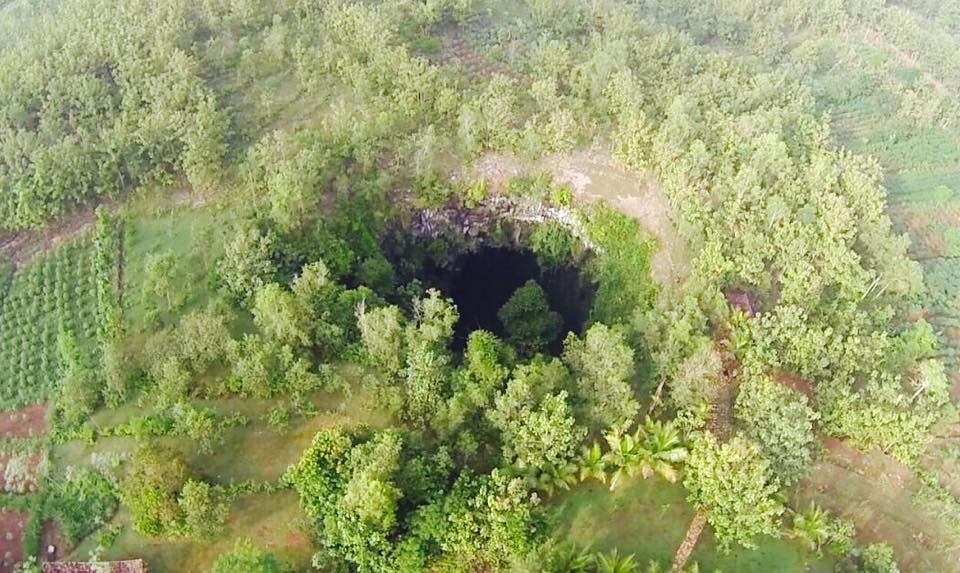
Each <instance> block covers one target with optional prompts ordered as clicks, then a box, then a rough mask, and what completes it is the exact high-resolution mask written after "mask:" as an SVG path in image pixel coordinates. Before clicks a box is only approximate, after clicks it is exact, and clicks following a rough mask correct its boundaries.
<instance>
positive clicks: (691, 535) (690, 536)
mask: <svg viewBox="0 0 960 573" xmlns="http://www.w3.org/2000/svg"><path fill="white" fill-rule="evenodd" d="M706 525H707V512H706V511H704V510H702V509H701V510H699V511H697V513H695V514H694V516H693V519H692V520H691V521H690V527H688V528H687V533H686V534H685V535H684V536H683V541H682V542H681V543H680V547H678V548H677V554H676V555H675V556H674V558H673V567H671V568H670V571H671V573H678V572H679V571H682V570H683V568H684V567H685V566H686V565H687V561H689V560H690V556H691V555H692V554H693V550H694V549H696V547H697V542H698V541H700V534H701V533H703V528H704V527H706Z"/></svg>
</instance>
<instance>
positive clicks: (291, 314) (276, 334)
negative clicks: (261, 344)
mask: <svg viewBox="0 0 960 573" xmlns="http://www.w3.org/2000/svg"><path fill="white" fill-rule="evenodd" d="M252 312H253V320H254V322H255V323H256V324H257V326H258V327H259V328H260V330H261V331H262V332H263V333H264V334H265V335H266V336H267V337H269V338H270V339H272V340H274V341H276V342H278V343H280V344H293V345H300V346H310V345H311V342H312V340H313V337H312V336H311V333H310V326H311V325H310V320H311V318H312V317H311V316H310V314H309V312H308V311H307V310H306V309H304V308H303V307H302V306H301V305H299V304H298V301H297V298H296V297H295V296H294V294H293V293H292V292H290V291H287V290H284V289H283V287H281V286H280V285H278V284H276V283H270V284H267V285H264V286H263V287H262V288H259V289H257V291H256V295H255V296H254V302H253V308H252Z"/></svg>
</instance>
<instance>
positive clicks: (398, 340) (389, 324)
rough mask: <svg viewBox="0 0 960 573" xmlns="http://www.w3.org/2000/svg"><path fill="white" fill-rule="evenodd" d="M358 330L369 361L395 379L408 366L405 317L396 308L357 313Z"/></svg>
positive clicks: (388, 307) (364, 309)
mask: <svg viewBox="0 0 960 573" xmlns="http://www.w3.org/2000/svg"><path fill="white" fill-rule="evenodd" d="M357 326H358V327H359V328H360V338H361V340H362V341H363V346H364V349H365V350H366V355H367V358H368V360H370V362H371V363H372V364H373V365H374V366H377V367H378V368H381V369H383V370H384V371H385V372H387V373H388V374H391V375H395V374H397V373H398V372H399V371H400V369H401V368H402V367H403V363H404V348H403V345H404V327H405V320H404V317H403V313H402V312H401V311H400V309H399V308H397V307H396V306H385V307H382V308H375V309H371V310H367V309H366V307H365V306H363V307H361V308H360V309H359V310H358V313H357Z"/></svg>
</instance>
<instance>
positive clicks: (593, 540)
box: [551, 479, 833, 573]
mask: <svg viewBox="0 0 960 573" xmlns="http://www.w3.org/2000/svg"><path fill="white" fill-rule="evenodd" d="M551 503H552V505H553V510H554V519H555V520H556V526H557V535H559V536H561V537H562V538H565V539H567V540H569V541H572V542H575V543H577V544H578V545H582V546H590V547H592V548H593V549H596V550H601V551H609V550H612V549H614V548H619V550H620V552H621V553H625V554H630V553H633V554H635V555H636V557H637V561H638V562H639V563H644V564H645V563H647V562H648V561H650V560H654V561H659V562H660V563H661V564H663V563H669V562H671V561H672V559H673V555H674V552H675V551H676V549H677V547H678V546H679V545H680V542H681V541H682V540H683V535H684V533H685V532H686V530H687V526H688V525H689V523H690V520H691V519H692V517H693V514H694V510H693V507H691V506H690V504H689V503H687V501H686V494H685V491H684V489H683V487H682V486H681V485H679V484H671V483H669V482H667V481H664V480H661V479H649V480H640V479H637V480H633V481H630V482H628V483H627V484H626V485H625V486H623V487H622V488H620V489H618V490H616V491H614V492H610V491H608V489H607V488H606V487H605V486H604V485H603V484H596V483H589V484H582V485H580V486H577V488H576V489H574V490H573V491H572V492H570V493H568V494H565V495H563V496H559V497H558V498H557V501H555V502H551ZM758 544H759V547H758V548H757V550H756V551H749V550H745V549H742V548H737V549H733V550H731V552H730V553H729V554H724V553H722V552H721V551H719V549H718V548H717V545H716V543H715V542H714V540H713V537H712V534H711V532H710V528H709V526H708V527H707V529H705V530H704V533H703V535H702V537H701V538H700V543H699V544H698V545H697V549H696V550H695V551H694V553H693V556H692V557H691V561H697V562H699V564H700V570H701V571H705V572H711V571H715V570H718V569H719V570H721V571H723V572H725V573H769V572H772V571H777V572H780V573H795V572H796V573H799V572H805V571H810V572H822V573H827V572H829V571H833V562H832V561H831V560H830V559H826V558H823V559H820V558H818V557H817V556H816V555H814V554H812V553H811V552H809V551H806V550H805V549H804V548H803V547H801V546H800V545H798V544H795V543H793V542H791V541H789V540H783V539H771V538H761V539H759V540H758Z"/></svg>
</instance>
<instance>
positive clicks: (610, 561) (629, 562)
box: [594, 549, 640, 573]
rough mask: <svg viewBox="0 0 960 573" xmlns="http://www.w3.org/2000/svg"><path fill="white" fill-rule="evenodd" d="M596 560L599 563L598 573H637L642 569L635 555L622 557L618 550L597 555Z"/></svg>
mask: <svg viewBox="0 0 960 573" xmlns="http://www.w3.org/2000/svg"><path fill="white" fill-rule="evenodd" d="M594 559H596V562H597V573H635V572H636V571H638V570H639V569H640V566H639V565H637V561H636V557H635V556H634V555H633V554H630V555H620V551H619V550H617V549H614V550H613V551H610V552H609V553H597V554H596V556H595V558H594Z"/></svg>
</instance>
